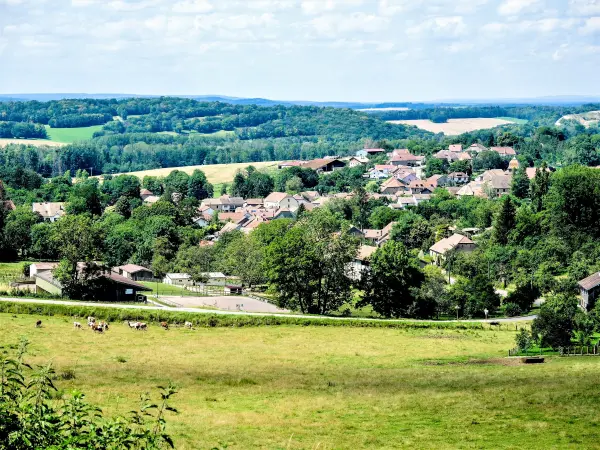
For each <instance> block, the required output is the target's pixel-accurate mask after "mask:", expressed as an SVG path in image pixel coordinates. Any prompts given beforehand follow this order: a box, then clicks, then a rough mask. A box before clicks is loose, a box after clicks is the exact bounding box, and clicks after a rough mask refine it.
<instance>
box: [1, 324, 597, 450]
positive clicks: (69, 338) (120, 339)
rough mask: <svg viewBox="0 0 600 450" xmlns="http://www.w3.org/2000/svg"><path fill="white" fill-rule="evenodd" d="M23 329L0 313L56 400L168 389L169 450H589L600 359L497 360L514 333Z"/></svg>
mask: <svg viewBox="0 0 600 450" xmlns="http://www.w3.org/2000/svg"><path fill="white" fill-rule="evenodd" d="M36 318H37V317H36V316H29V315H16V316H14V315H9V314H0V342H2V345H3V346H4V349H5V350H8V349H9V348H10V346H11V345H13V344H16V343H17V342H18V340H19V337H20V336H27V337H28V339H29V340H30V342H31V352H30V355H29V356H28V357H27V361H28V362H31V363H34V364H43V363H46V362H48V361H50V360H51V361H52V362H53V365H54V367H55V368H56V370H57V373H58V374H59V375H60V373H61V372H64V371H65V370H67V369H71V370H73V372H74V374H75V378H74V379H72V380H69V381H64V380H60V379H59V380H57V381H56V384H57V386H58V388H59V389H60V390H61V392H63V393H68V392H71V391H72V390H73V389H79V390H82V391H83V392H84V393H86V394H87V399H88V400H89V401H91V402H93V403H96V404H99V405H100V406H102V408H103V409H104V410H105V411H106V412H107V413H110V414H114V413H116V412H118V413H121V414H126V413H127V412H128V411H129V410H131V409H134V408H136V407H137V405H138V399H139V394H140V393H143V392H146V391H149V392H152V393H154V394H156V392H157V391H156V389H155V387H156V386H157V385H163V384H165V383H167V382H168V381H169V380H171V381H173V382H175V383H176V384H177V386H178V389H179V393H178V394H177V395H176V396H175V397H174V399H173V405H174V406H175V407H177V408H178V409H179V411H180V412H179V414H178V415H176V416H173V415H170V416H169V417H168V419H167V421H168V428H169V430H170V432H171V433H172V435H173V436H174V438H175V444H176V448H178V449H184V450H187V449H208V448H227V449H229V450H234V449H259V448H260V449H316V448H318V449H323V450H324V449H350V448H352V449H374V448H377V449H384V448H411V449H432V448H435V449H456V448H463V449H481V448H490V449H518V448H529V449H537V448H540V449H549V448H598V442H599V438H600V428H598V424H599V422H600V419H599V418H598V414H597V405H598V402H599V400H600V393H599V391H598V389H597V373H598V369H599V368H600V358H593V357H587V358H585V357H584V358H575V357H574V358H558V357H556V358H552V359H550V360H548V361H547V362H546V363H545V364H542V365H534V366H524V365H520V364H517V363H518V360H510V359H506V358H504V355H505V354H506V350H507V349H508V348H509V347H511V346H512V345H513V338H514V332H508V331H481V330H470V331H469V330H431V329H423V330H394V329H367V328H338V327H335V328H328V327H304V326H278V327H249V328H227V327H223V328H201V329H197V330H183V329H181V328H176V329H171V330H169V331H164V330H161V329H159V328H158V327H157V326H155V325H152V326H151V327H150V329H149V330H148V331H147V332H136V331H133V330H130V329H129V328H128V327H127V326H126V325H124V324H120V323H114V324H112V326H111V329H110V330H109V331H108V333H107V334H105V335H97V334H93V333H92V332H91V331H89V330H75V329H73V325H72V321H73V319H71V318H63V317H59V316H54V317H42V320H43V327H42V328H40V329H36V328H35V327H34V323H35V320H36ZM123 361H124V362H123Z"/></svg>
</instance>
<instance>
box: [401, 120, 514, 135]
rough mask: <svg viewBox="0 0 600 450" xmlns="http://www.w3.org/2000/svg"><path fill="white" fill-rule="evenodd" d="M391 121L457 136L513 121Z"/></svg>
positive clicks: (508, 123)
mask: <svg viewBox="0 0 600 450" xmlns="http://www.w3.org/2000/svg"><path fill="white" fill-rule="evenodd" d="M389 123H395V124H403V125H413V126H415V127H417V128H421V129H422V130H427V131H431V132H433V133H444V134H445V135H448V136H457V135H459V134H463V133H467V132H469V131H475V130H487V129H490V128H495V127H498V126H501V125H510V124H512V123H514V122H513V121H509V120H505V119H482V118H478V119H449V120H448V122H447V123H434V122H432V121H431V120H390V121H389Z"/></svg>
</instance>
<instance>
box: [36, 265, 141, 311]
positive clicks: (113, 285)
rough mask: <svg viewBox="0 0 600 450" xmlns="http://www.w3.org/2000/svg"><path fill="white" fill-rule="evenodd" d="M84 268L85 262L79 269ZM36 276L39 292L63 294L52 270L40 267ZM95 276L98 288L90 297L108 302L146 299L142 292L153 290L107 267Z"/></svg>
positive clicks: (61, 287)
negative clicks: (141, 294)
mask: <svg viewBox="0 0 600 450" xmlns="http://www.w3.org/2000/svg"><path fill="white" fill-rule="evenodd" d="M84 268H85V264H84V263H79V265H78V270H80V271H82V270H84ZM34 278H35V286H36V291H37V292H45V293H48V294H51V295H57V296H61V297H62V296H63V286H62V284H61V282H60V281H58V280H57V279H56V278H54V275H53V274H52V270H39V268H38V270H37V271H36V273H35V275H34ZM93 278H94V280H95V283H96V288H95V290H94V291H92V292H90V297H91V298H92V299H94V300H100V301H108V302H135V301H140V300H143V301H145V296H140V292H146V291H151V290H152V289H149V288H147V287H146V286H143V285H141V284H139V283H137V282H135V281H133V280H130V279H129V278H126V277H124V276H122V275H119V274H118V273H115V272H112V271H110V270H108V269H107V268H100V270H99V272H98V273H97V274H96V275H95V276H94V277H93ZM82 300H85V299H82Z"/></svg>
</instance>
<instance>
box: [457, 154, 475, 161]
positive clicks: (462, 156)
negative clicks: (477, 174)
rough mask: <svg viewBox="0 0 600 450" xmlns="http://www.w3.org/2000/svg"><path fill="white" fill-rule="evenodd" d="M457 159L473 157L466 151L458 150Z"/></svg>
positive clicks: (467, 159) (462, 159) (465, 159)
mask: <svg viewBox="0 0 600 450" xmlns="http://www.w3.org/2000/svg"><path fill="white" fill-rule="evenodd" d="M458 160H459V161H473V158H472V157H471V155H469V154H468V153H467V152H460V153H458Z"/></svg>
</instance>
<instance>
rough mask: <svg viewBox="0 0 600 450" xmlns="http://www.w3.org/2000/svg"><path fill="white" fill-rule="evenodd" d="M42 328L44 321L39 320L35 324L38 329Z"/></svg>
mask: <svg viewBox="0 0 600 450" xmlns="http://www.w3.org/2000/svg"><path fill="white" fill-rule="evenodd" d="M41 326H42V321H41V320H38V321H37V322H36V323H35V327H36V328H40V327H41Z"/></svg>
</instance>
